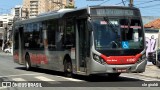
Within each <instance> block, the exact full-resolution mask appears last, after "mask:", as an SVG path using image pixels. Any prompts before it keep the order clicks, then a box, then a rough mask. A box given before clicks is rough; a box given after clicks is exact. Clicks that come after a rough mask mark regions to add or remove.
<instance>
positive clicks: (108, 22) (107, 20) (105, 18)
mask: <svg viewBox="0 0 160 90" xmlns="http://www.w3.org/2000/svg"><path fill="white" fill-rule="evenodd" d="M103 18H104V20H105V21H106V22H107V24H108V25H109V26H110V27H111V29H112V30H113V31H114V32H117V29H115V25H114V24H112V23H111V22H110V21H109V19H108V17H107V16H106V17H103Z"/></svg>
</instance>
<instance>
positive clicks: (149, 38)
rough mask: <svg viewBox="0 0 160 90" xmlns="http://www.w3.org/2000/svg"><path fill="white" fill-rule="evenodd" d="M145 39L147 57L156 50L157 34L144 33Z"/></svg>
mask: <svg viewBox="0 0 160 90" xmlns="http://www.w3.org/2000/svg"><path fill="white" fill-rule="evenodd" d="M145 38H146V47H147V50H146V56H148V53H149V52H153V51H155V50H156V47H157V46H156V44H157V39H158V33H156V32H155V33H150V32H146V33H145Z"/></svg>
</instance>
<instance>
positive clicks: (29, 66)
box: [25, 55, 31, 70]
mask: <svg viewBox="0 0 160 90" xmlns="http://www.w3.org/2000/svg"><path fill="white" fill-rule="evenodd" d="M25 67H26V70H30V69H31V62H30V57H29V55H26V58H25Z"/></svg>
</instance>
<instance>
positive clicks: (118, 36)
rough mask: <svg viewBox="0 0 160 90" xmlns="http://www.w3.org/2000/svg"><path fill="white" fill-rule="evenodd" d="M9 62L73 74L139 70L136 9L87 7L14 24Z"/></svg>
mask: <svg viewBox="0 0 160 90" xmlns="http://www.w3.org/2000/svg"><path fill="white" fill-rule="evenodd" d="M13 31H14V61H15V62H17V63H19V64H24V65H25V66H26V69H27V70H28V69H30V68H31V67H39V68H44V69H50V70H55V71H62V72H65V74H66V75H68V76H70V75H72V74H80V75H92V74H108V75H109V76H113V77H114V76H116V77H117V76H119V75H120V74H121V73H128V72H130V73H136V72H139V73H141V72H144V71H145V66H146V63H147V61H146V59H145V46H146V45H145V36H144V29H143V24H142V18H141V14H140V11H139V9H137V8H134V7H122V6H91V7H87V8H82V9H74V10H60V11H57V12H51V13H48V14H44V15H40V16H37V17H35V18H31V19H28V20H22V21H17V22H15V23H14V27H13Z"/></svg>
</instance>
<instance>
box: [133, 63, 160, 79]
mask: <svg viewBox="0 0 160 90" xmlns="http://www.w3.org/2000/svg"><path fill="white" fill-rule="evenodd" d="M136 74H139V75H142V76H145V77H152V78H158V79H160V68H158V67H156V66H155V65H147V66H146V71H145V72H143V73H136Z"/></svg>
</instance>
